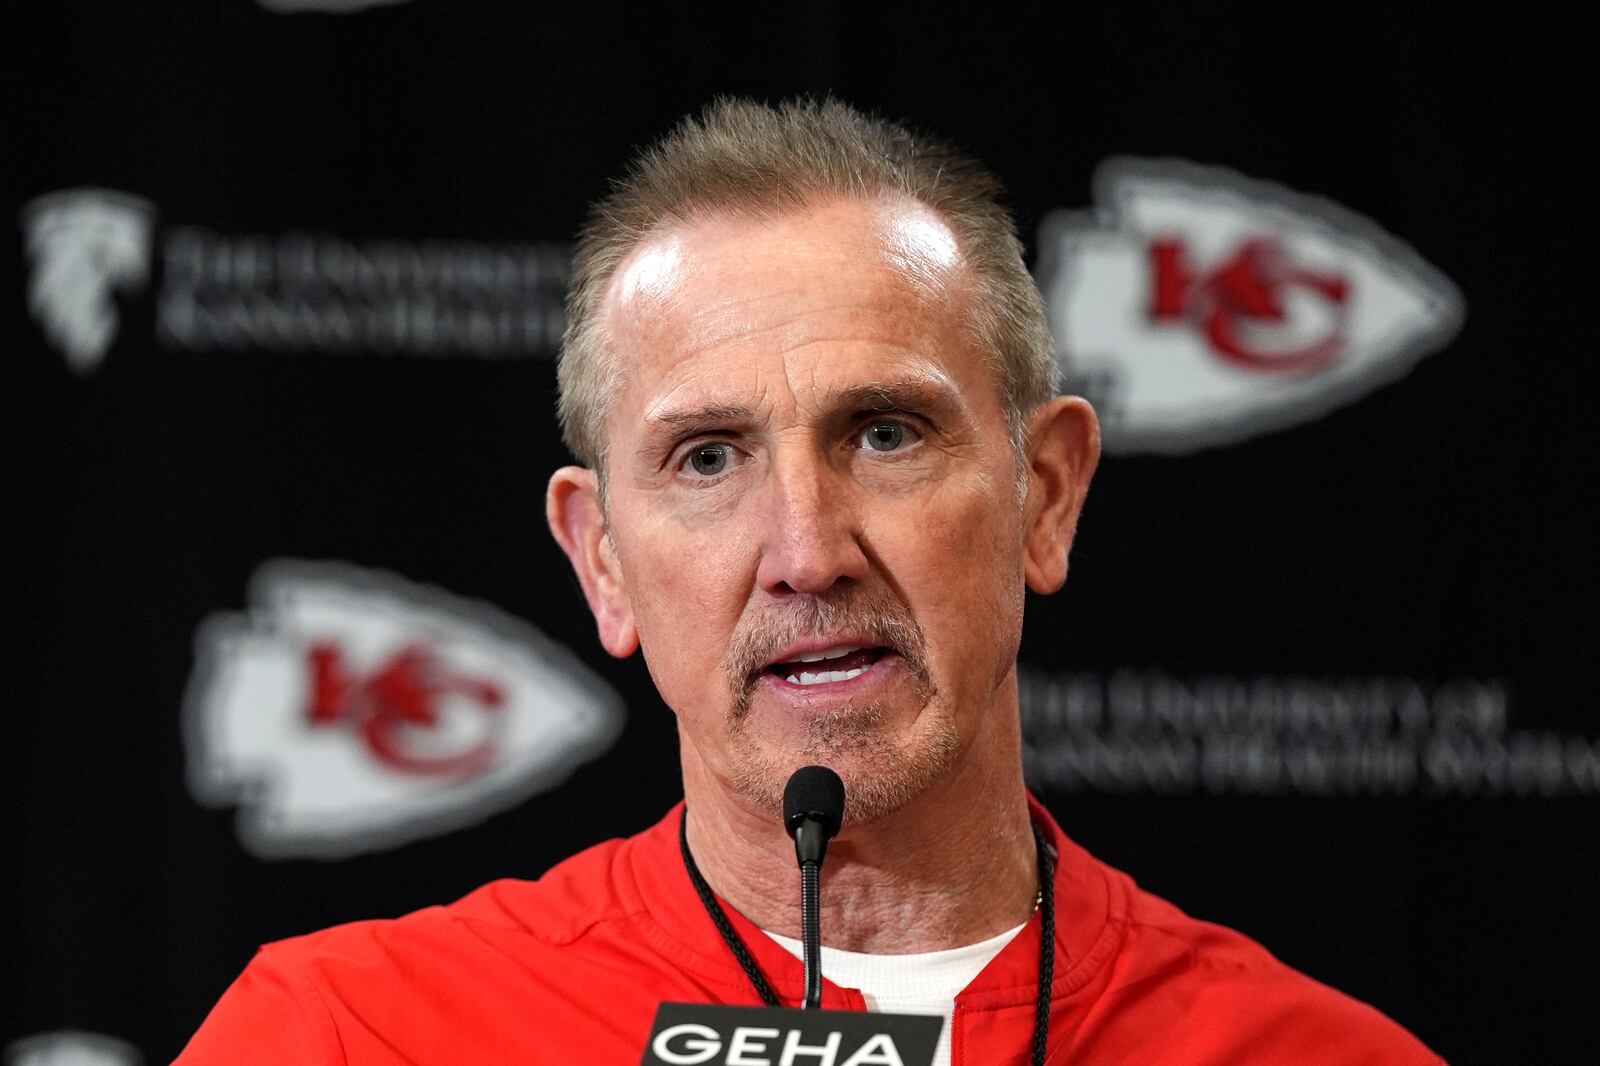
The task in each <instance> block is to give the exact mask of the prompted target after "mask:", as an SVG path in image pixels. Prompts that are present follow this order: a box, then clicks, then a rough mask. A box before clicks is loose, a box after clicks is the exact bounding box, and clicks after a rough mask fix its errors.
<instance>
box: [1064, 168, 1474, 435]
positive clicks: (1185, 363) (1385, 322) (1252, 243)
mask: <svg viewBox="0 0 1600 1066" xmlns="http://www.w3.org/2000/svg"><path fill="white" fill-rule="evenodd" d="M1095 188H1096V192H1095V201H1096V208H1095V210H1094V211H1092V212H1088V213H1084V212H1055V213H1052V214H1051V215H1049V216H1048V217H1047V218H1046V219H1045V222H1044V224H1043V226H1042V227H1041V229H1040V235H1039V249H1040V268H1039V276H1040V288H1041V290H1042V291H1043V294H1044V299H1045V305H1046V308H1047V310H1048V312H1049V315H1050V321H1051V327H1052V329H1053V331H1054V333H1055V335H1056V342H1057V346H1058V347H1059V349H1060V351H1061V352H1062V358H1063V360H1064V362H1065V363H1066V366H1067V380H1068V383H1069V385H1070V387H1072V388H1073V389H1074V390H1075V391H1080V392H1083V393H1084V394H1085V395H1087V396H1089V398H1090V399H1091V400H1093V401H1094V402H1095V404H1096V406H1097V407H1098V408H1100V411H1101V416H1102V419H1103V421H1104V424H1105V443H1106V447H1107V450H1108V451H1113V452H1151V451H1154V452H1188V451H1193V450H1195V449H1197V448H1201V447H1206V446H1210V445H1219V444H1229V443H1233V442H1236V441H1240V440H1244V439H1247V438H1249V437H1253V436H1256V435H1257V434H1260V433H1263V432H1266V431H1268V430H1272V429H1278V428H1282V427H1285V426H1288V425H1292V424H1295V423H1298V422H1305V421H1309V420H1311V419H1314V418H1317V417H1320V416H1321V415H1323V414H1326V413H1327V412H1328V411H1330V410H1332V409H1334V408H1335V407H1338V406H1340V405H1342V404H1346V403H1350V402H1352V401H1354V400H1356V399H1359V398H1360V397H1362V396H1364V395H1366V393H1368V392H1369V391H1371V390H1372V389H1374V388H1376V387H1377V386H1378V385H1380V384H1383V383H1384V382H1387V381H1390V380H1393V379H1395V378H1398V377H1400V376H1402V375H1404V374H1405V373H1407V372H1408V371H1409V370H1410V369H1411V367H1412V366H1413V365H1414V364H1415V363H1416V361H1417V360H1418V359H1420V358H1422V357H1423V356H1424V355H1426V354H1428V353H1429V352H1432V351H1435V350H1437V349H1439V348H1440V347H1442V346H1443V345H1444V344H1446V343H1447V342H1448V341H1449V340H1450V339H1451V338H1452V337H1453V336H1454V335H1455V333H1456V331H1457V329H1459V328H1460V324H1461V319H1462V315H1463V306H1462V301H1461V297H1460V295H1459V294H1458V293H1457V292H1456V289H1455V287H1454V286H1453V285H1451V284H1450V282H1449V281H1447V280H1446V279H1445V278H1444V277H1443V276H1442V275H1441V274H1439V272H1438V271H1436V270H1434V269H1433V268H1432V267H1430V266H1429V265H1428V264H1427V263H1425V262H1423V261H1422V260H1421V259H1420V258H1419V257H1418V256H1417V255H1416V253H1415V252H1413V251H1412V250H1411V249H1410V248H1409V247H1407V246H1406V245H1405V244H1403V243H1401V242H1400V241H1399V240H1397V239H1396V238H1394V237H1392V236H1390V235H1389V234H1387V233H1385V232H1384V231H1383V230H1382V229H1380V228H1379V227H1378V226H1377V225H1376V224H1375V223H1373V222H1371V221H1370V220H1368V219H1365V218H1362V217H1361V216H1359V215H1356V214H1354V213H1353V212H1350V211H1347V210H1345V209H1344V208H1341V207H1339V206H1337V205H1335V204H1332V203H1329V202H1327V201H1325V200H1319V199H1315V198H1312V197H1308V196H1303V195H1301V194H1299V193H1295V192H1291V191H1290V190H1288V189H1284V188H1281V187H1280V186H1277V185H1272V184H1270V183H1267V182H1262V181H1256V180H1253V179H1249V178H1245V177H1241V176H1240V175H1238V174H1234V173H1233V172H1231V171H1227V170H1223V169H1220V168H1211V167H1200V166H1196V165H1193V164H1189V163H1182V162H1176V161H1171V160H1163V161H1157V160H1133V159H1114V160H1109V161H1108V162H1106V163H1105V164H1103V165H1102V166H1101V167H1100V169H1099V171H1098V172H1097V174H1096V181H1095Z"/></svg>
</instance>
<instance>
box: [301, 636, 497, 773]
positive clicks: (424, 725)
mask: <svg viewBox="0 0 1600 1066" xmlns="http://www.w3.org/2000/svg"><path fill="white" fill-rule="evenodd" d="M306 659H307V662H306V665H307V668H308V672H309V674H310V691H309V700H308V702H307V706H306V718H307V720H308V721H310V723H311V724H312V725H314V726H326V725H332V724H336V723H339V722H349V723H351V724H353V725H354V726H355V727H356V729H357V731H358V732H359V733H360V734H361V737H362V739H363V741H364V742H365V743H366V746H367V749H368V750H369V751H370V752H372V754H373V755H374V756H375V757H376V758H377V759H378V761H380V762H382V763H384V764H385V765H387V766H391V767H393V768H395V769H397V770H402V771H405V772H407V773H413V774H431V775H438V776H447V777H467V776H471V775H473V774H475V773H477V772H479V771H481V770H483V769H485V768H486V767H487V766H488V765H489V763H490V762H491V761H492V760H493V758H494V744H493V741H492V739H482V740H478V741H477V742H475V743H472V744H471V745H469V746H467V747H465V748H464V749H461V750H453V751H446V752H443V753H433V752H428V753H424V752H422V751H419V750H417V748H416V747H415V745H414V744H413V743H412V742H411V739H410V738H412V737H414V736H416V735H417V734H419V733H422V732H425V731H428V730H433V729H437V728H438V726H439V724H440V717H441V716H440V704H441V702H442V701H443V700H444V699H445V698H446V697H459V698H465V699H467V700H469V701H471V702H472V703H475V704H477V705H478V706H479V707H480V708H482V709H483V710H484V711H485V712H493V711H498V710H499V709H500V707H501V706H502V705H503V704H504V703H505V693H504V691H503V690H502V689H501V687H500V686H499V685H498V684H496V683H495V682H493V681H490V680H488V679H486V678H479V677H471V676H469V675H466V674H461V673H457V672H455V671H453V670H450V669H449V668H448V667H446V666H445V665H444V664H443V663H441V662H440V661H439V660H438V657H437V656H436V655H434V654H433V652H432V651H430V650H429V649H428V648H427V647H426V646H425V645H423V644H407V645H406V646H404V647H402V648H401V649H400V650H399V651H397V652H395V653H394V654H393V655H392V656H390V657H389V658H388V659H387V660H386V661H385V662H384V663H382V664H381V665H380V666H379V667H378V668H377V669H376V670H374V671H373V672H372V673H370V674H369V675H367V676H366V677H365V678H358V677H355V676H353V673H352V671H351V670H350V668H349V665H348V664H347V663H346V662H345V657H344V652H343V649H341V648H340V647H339V645H337V644H335V643H333V642H332V641H319V642H317V643H315V644H312V645H311V647H310V649H309V650H308V652H307V655H306Z"/></svg>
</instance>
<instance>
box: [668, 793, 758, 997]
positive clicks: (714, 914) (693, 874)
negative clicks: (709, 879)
mask: <svg viewBox="0 0 1600 1066" xmlns="http://www.w3.org/2000/svg"><path fill="white" fill-rule="evenodd" d="M678 850H679V851H681V852H683V868H684V869H685V870H688V871H689V881H690V883H692V884H693V885H694V890H695V894H696V895H698V896H699V897H700V902H701V904H703V905H704V906H705V909H706V913H707V914H709V915H710V916H711V924H712V925H715V926H716V927H717V932H719V933H721V934H722V942H723V943H724V944H726V945H728V950H729V951H731V952H733V957H734V958H735V959H737V960H738V962H739V967H740V968H741V969H742V970H744V975H745V976H746V977H748V978H750V983H751V984H752V985H753V986H755V990H756V995H758V996H760V997H761V1002H763V1003H765V1004H766V1005H767V1006H769V1007H776V1006H779V1005H780V1004H779V1003H778V997H777V994H776V993H774V992H773V991H772V986H771V985H769V984H767V979H766V977H765V975H763V974H762V972H761V967H759V966H757V965H756V960H755V956H753V955H751V954H750V949H749V948H747V947H745V946H744V941H743V940H740V939H739V934H738V933H736V932H734V929H733V923H732V922H730V921H728V916H727V915H726V914H724V913H723V912H722V904H720V903H718V902H717V897H716V896H713V895H712V894H711V886H710V885H708V884H706V879H705V878H704V877H701V876H700V867H698V866H696V865H695V864H694V856H693V855H692V854H691V853H690V852H689V808H688V807H684V808H683V818H682V819H681V820H680V821H679V822H678Z"/></svg>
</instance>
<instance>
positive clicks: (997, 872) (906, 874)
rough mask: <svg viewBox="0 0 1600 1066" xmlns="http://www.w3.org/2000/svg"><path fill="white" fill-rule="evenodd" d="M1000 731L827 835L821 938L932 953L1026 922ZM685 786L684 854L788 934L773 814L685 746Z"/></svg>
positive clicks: (1009, 774)
mask: <svg viewBox="0 0 1600 1066" xmlns="http://www.w3.org/2000/svg"><path fill="white" fill-rule="evenodd" d="M1010 732H1011V742H1010V743H1006V742H1005V741H1004V739H1003V738H1002V739H1001V740H1000V742H999V743H998V750H975V749H979V748H982V747H983V746H984V745H983V742H982V740H979V741H975V743H974V745H973V749H969V750H968V751H967V752H966V753H965V755H964V756H963V757H962V758H961V759H960V760H959V761H958V763H957V765H956V767H954V768H953V769H952V771H951V772H950V773H949V774H947V775H946V776H945V777H944V778H943V779H941V780H940V781H939V782H938V783H936V784H935V785H933V786H932V787H931V788H929V789H928V790H927V791H926V792H924V793H923V794H922V795H921V796H918V797H917V798H916V799H914V800H912V801H911V802H910V803H908V804H907V805H906V806H905V807H902V808H901V809H900V810H898V811H896V812H894V813H893V814H890V815H887V816H885V817H883V818H881V819H879V820H877V821H875V822H872V823H870V824H867V825H856V826H849V827H847V828H846V829H844V830H843V831H841V832H840V834H839V836H837V837H835V838H834V840H833V842H832V843H831V844H829V846H828V854H827V859H826V861H825V862H824V863H823V866H822V938H823V943H825V944H827V945H828V946H829V947H835V948H843V949H844V950H847V951H862V952H873V953H880V954H894V955H898V954H909V953H912V952H923V951H938V950H942V949H945V948H952V947H961V946H964V945H966V944H974V943H977V942H978V941H980V940H985V939H988V938H989V937H992V936H997V935H999V934H1000V933H1003V932H1005V931H1006V930H1007V929H1012V928H1015V927H1016V926H1017V925H1019V924H1021V923H1022V922H1024V921H1026V920H1027V918H1028V916H1029V915H1030V914H1031V913H1032V912H1033V909H1034V902H1035V900H1036V899H1037V895H1038V890H1039V878H1038V862H1037V856H1036V854H1035V848H1034V841H1033V832H1032V828H1031V826H1030V824H1029V817H1028V805H1027V793H1026V790H1025V788H1024V786H1023V782H1022V774H1021V772H1020V760H1019V757H1018V752H1017V747H1019V746H1020V740H1019V739H1018V738H1016V736H1015V729H1014V728H1013V729H1012V730H1011V731H1010ZM988 739H990V741H991V749H994V747H995V745H994V738H988ZM1005 748H1010V749H1011V750H1010V751H1009V752H1007V751H1005V750H1004V749H1005ZM684 791H685V795H686V796H687V799H688V807H689V823H688V833H689V847H690V850H691V851H693V853H694V857H695V862H696V864H697V865H698V866H699V867H700V871H701V873H702V874H703V875H704V876H705V878H706V881H707V883H708V884H710V885H711V887H712V889H713V890H714V891H715V892H716V893H717V895H719V896H721V897H722V898H723V899H724V900H726V901H727V902H728V903H729V904H730V905H731V906H732V907H734V908H735V909H736V910H738V911H739V912H740V913H741V914H743V915H744V916H745V917H746V918H748V919H749V920H750V921H751V922H753V923H754V924H756V925H758V926H760V927H761V928H763V929H767V930H770V931H771V932H774V933H779V934H782V935H784V936H789V937H796V938H798V937H799V936H800V875H799V870H798V868H797V866H796V864H795V857H794V845H793V843H792V842H791V841H790V839H789V836H788V834H787V832H786V831H785V830H784V828H783V825H782V823H781V822H780V820H779V819H778V817H777V816H776V815H772V814H769V813H767V812H765V811H759V810H755V809H753V808H752V807H750V806H749V805H748V804H747V803H745V802H744V801H743V800H742V799H740V798H738V797H736V796H734V795H733V794H732V793H731V792H730V791H729V790H728V789H727V788H726V787H725V786H723V785H722V784H721V783H720V782H718V781H716V780H715V779H714V778H713V776H712V775H711V774H709V773H708V772H707V771H706V768H705V767H704V766H703V764H700V763H699V762H698V761H697V760H695V759H694V758H693V754H692V752H690V751H689V750H688V749H687V748H686V749H685V757H684Z"/></svg>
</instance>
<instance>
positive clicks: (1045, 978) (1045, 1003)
mask: <svg viewBox="0 0 1600 1066" xmlns="http://www.w3.org/2000/svg"><path fill="white" fill-rule="evenodd" d="M1033 844H1034V848H1035V849H1036V850H1037V851H1038V854H1039V995H1038V998H1037V999H1036V1000H1035V1001H1034V1006H1033V1043H1032V1050H1033V1056H1032V1058H1033V1066H1044V1057H1045V1047H1046V1044H1047V1043H1048V1041H1049V1038H1050V986H1051V983H1052V981H1053V979H1054V977H1055V968H1056V967H1055V962H1056V898H1055V897H1056V893H1055V860H1054V859H1053V858H1052V856H1051V854H1050V849H1049V847H1048V846H1047V845H1046V844H1045V840H1044V834H1043V833H1042V832H1040V830H1039V827H1038V826H1037V825H1034V826H1033ZM678 850H679V851H681V852H682V853H683V868H684V869H685V870H687V871H688V873H689V883H690V884H692V885H694V891H695V894H696V895H698V896H699V897H700V903H701V904H702V905H703V906H704V907H705V909H706V914H707V915H708V916H710V918H711V924H712V925H715V926H716V927H717V932H718V933H720V934H721V935H722V942H723V943H724V944H726V945H728V950H729V951H731V952H732V953H733V957H734V959H735V960H736V961H737V962H738V963H739V968H740V969H742V970H743V971H744V975H745V976H746V977H748V978H749V979H750V984H751V986H752V987H753V988H754V989H755V990H756V995H758V996H760V997H761V1002H763V1003H765V1004H766V1005H767V1006H769V1007H776V1006H779V1003H778V997H777V995H776V994H775V993H774V992H773V991H772V986H771V985H770V984H768V983H767V979H766V977H765V976H764V975H763V974H762V972H761V967H759V966H757V965H756V960H755V957H754V956H753V955H751V954H750V949H749V948H748V947H746V946H745V943H744V941H743V940H741V939H739V934H738V933H737V932H736V931H735V930H734V928H733V923H732V922H730V921H728V916H727V914H726V913H724V912H723V910H722V905H721V904H720V903H718V902H717V897H716V896H714V895H712V893H711V886H710V885H708V884H706V879H705V878H704V877H702V876H701V875H700V867H698V866H696V865H695V861H694V855H693V854H692V853H691V852H690V851H689V808H688V807H684V809H683V817H682V819H681V820H680V821H679V822H678Z"/></svg>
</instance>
